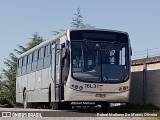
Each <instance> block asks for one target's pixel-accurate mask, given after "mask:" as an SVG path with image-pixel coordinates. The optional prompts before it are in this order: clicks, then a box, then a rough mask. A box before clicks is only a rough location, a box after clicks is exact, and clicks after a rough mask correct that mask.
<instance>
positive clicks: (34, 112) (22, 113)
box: [0, 108, 149, 120]
mask: <svg viewBox="0 0 160 120" xmlns="http://www.w3.org/2000/svg"><path fill="white" fill-rule="evenodd" d="M2 112H3V113H2ZM2 114H3V116H7V115H8V116H12V117H1V116H2ZM97 115H101V116H108V117H97ZM124 115H125V113H123V114H122V113H121V114H120V113H110V114H107V113H103V114H101V112H100V111H99V109H95V110H94V109H88V108H85V109H76V110H49V109H20V108H0V120H21V119H22V118H19V117H23V119H24V120H39V119H40V120H41V119H45V120H51V119H52V120H53V118H54V120H64V119H68V120H83V119H85V120H91V119H94V120H99V119H100V120H106V119H107V120H130V119H131V120H149V119H148V118H146V117H145V118H144V117H125V116H124ZM46 116H48V117H46ZM110 116H116V117H110ZM119 116H122V117H119ZM28 117H30V118H28Z"/></svg>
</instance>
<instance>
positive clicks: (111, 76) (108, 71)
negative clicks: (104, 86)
mask: <svg viewBox="0 0 160 120" xmlns="http://www.w3.org/2000/svg"><path fill="white" fill-rule="evenodd" d="M71 46H72V73H73V74H72V75H73V77H74V78H76V79H78V80H81V81H93V82H114V81H116V82H118V81H119V82H120V81H123V80H124V79H125V78H126V77H127V68H128V64H127V62H126V61H127V60H126V59H127V58H126V56H127V55H126V53H127V52H126V51H127V44H124V43H118V42H95V41H91V40H90V41H88V40H85V41H72V42H71Z"/></svg>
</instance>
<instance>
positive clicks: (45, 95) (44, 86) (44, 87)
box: [41, 68, 49, 102]
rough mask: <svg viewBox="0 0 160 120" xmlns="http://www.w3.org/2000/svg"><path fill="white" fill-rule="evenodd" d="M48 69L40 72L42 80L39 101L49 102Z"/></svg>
mask: <svg viewBox="0 0 160 120" xmlns="http://www.w3.org/2000/svg"><path fill="white" fill-rule="evenodd" d="M48 93H49V68H46V69H43V70H42V80H41V101H42V102H48V101H49V96H48Z"/></svg>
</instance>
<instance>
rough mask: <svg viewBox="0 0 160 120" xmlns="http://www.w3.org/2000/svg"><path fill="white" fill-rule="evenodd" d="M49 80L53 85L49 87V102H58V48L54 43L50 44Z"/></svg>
mask: <svg viewBox="0 0 160 120" xmlns="http://www.w3.org/2000/svg"><path fill="white" fill-rule="evenodd" d="M51 62H52V63H51V64H52V65H51V78H52V82H53V84H52V85H51V101H52V102H54V101H57V102H58V101H59V100H60V99H59V92H60V89H59V88H60V87H59V86H60V85H59V83H60V82H59V81H60V77H59V76H60V65H59V64H60V48H59V45H57V44H56V43H52V61H51Z"/></svg>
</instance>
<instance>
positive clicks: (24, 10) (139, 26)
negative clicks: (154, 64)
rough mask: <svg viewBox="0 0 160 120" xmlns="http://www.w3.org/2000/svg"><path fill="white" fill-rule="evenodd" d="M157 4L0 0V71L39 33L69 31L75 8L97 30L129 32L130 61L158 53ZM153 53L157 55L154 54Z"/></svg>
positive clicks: (151, 0) (148, 0)
mask: <svg viewBox="0 0 160 120" xmlns="http://www.w3.org/2000/svg"><path fill="white" fill-rule="evenodd" d="M159 5H160V0H141V1H140V0H132V1H131V0H130V1H129V0H0V69H2V68H4V67H5V66H4V64H3V61H4V58H9V53H11V52H14V49H15V48H17V45H18V44H19V45H26V43H27V42H29V41H30V38H31V37H32V34H34V33H35V32H38V33H39V35H40V36H42V37H43V38H44V39H46V40H47V39H49V38H50V37H51V36H52V35H51V34H52V31H55V30H59V29H66V28H69V27H70V25H71V22H72V19H73V17H74V13H75V12H76V9H77V8H78V7H80V8H81V14H82V15H83V21H84V23H85V24H91V25H93V26H95V27H96V28H104V29H113V30H120V31H125V32H128V34H129V36H130V41H131V45H132V51H133V56H132V57H133V58H138V57H142V56H146V52H147V48H148V53H154V52H155V53H156V52H157V53H158V54H159V53H160V15H159V13H160V7H159ZM157 53H156V54H157Z"/></svg>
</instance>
